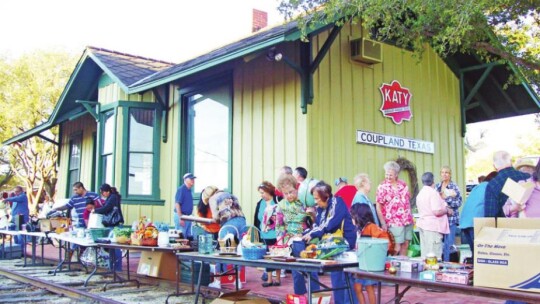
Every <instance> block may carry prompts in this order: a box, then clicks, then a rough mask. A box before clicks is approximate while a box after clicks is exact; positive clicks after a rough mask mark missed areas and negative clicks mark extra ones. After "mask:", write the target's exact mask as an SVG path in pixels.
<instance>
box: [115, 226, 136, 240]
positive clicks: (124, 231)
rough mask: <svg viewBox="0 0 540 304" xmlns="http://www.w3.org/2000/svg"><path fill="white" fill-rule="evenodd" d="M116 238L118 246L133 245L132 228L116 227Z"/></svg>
mask: <svg viewBox="0 0 540 304" xmlns="http://www.w3.org/2000/svg"><path fill="white" fill-rule="evenodd" d="M113 232H114V238H115V241H116V243H118V244H130V243H131V233H132V230H131V227H125V228H121V227H114V229H113Z"/></svg>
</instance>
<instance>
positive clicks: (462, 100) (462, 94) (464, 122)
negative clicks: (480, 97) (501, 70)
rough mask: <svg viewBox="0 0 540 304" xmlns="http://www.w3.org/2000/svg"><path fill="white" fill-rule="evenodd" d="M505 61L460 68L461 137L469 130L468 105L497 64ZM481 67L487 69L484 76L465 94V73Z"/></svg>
mask: <svg viewBox="0 0 540 304" xmlns="http://www.w3.org/2000/svg"><path fill="white" fill-rule="evenodd" d="M502 64H504V62H502V61H494V62H490V63H485V64H480V65H474V66H469V67H466V68H462V69H459V96H460V98H459V104H460V109H461V137H465V133H466V132H467V117H466V116H465V111H466V109H467V106H468V105H469V103H470V102H471V100H472V99H473V97H474V96H475V95H476V93H477V92H478V90H479V89H480V87H481V86H482V84H484V82H485V81H486V79H487V77H488V76H489V75H490V73H491V71H492V70H493V68H494V67H495V66H498V65H502ZM480 69H485V70H484V73H482V76H480V79H478V81H477V82H476V84H475V85H474V86H473V88H472V89H471V90H470V92H469V94H468V95H467V96H465V73H467V72H471V71H477V70H480Z"/></svg>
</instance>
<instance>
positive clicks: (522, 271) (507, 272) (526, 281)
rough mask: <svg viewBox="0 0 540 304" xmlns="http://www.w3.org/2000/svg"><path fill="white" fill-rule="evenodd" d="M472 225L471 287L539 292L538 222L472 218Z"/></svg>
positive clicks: (539, 235) (539, 246)
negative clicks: (472, 263)
mask: <svg viewBox="0 0 540 304" xmlns="http://www.w3.org/2000/svg"><path fill="white" fill-rule="evenodd" d="M474 225H475V234H476V238H475V240H474V258H475V260H474V285H475V286H484V287H495V288H504V289H513V290H520V291H528V292H540V284H539V283H538V277H539V274H540V264H539V263H537V260H538V256H540V219H533V218H524V219H517V218H498V219H495V218H475V221H474ZM477 231H478V232H477Z"/></svg>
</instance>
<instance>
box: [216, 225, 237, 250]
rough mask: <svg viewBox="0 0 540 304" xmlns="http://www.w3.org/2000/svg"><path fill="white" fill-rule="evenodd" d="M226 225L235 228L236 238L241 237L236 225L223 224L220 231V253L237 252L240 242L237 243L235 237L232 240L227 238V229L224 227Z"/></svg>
mask: <svg viewBox="0 0 540 304" xmlns="http://www.w3.org/2000/svg"><path fill="white" fill-rule="evenodd" d="M226 227H231V228H233V229H234V231H235V233H236V239H240V233H239V232H238V229H236V227H235V226H233V225H225V226H222V227H221V229H219V232H218V243H219V253H226V254H233V253H236V248H237V247H238V244H237V243H236V240H235V239H232V240H231V239H226V238H225V237H226V232H227V229H225V230H224V228H226Z"/></svg>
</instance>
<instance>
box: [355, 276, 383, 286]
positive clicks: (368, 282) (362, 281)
mask: <svg viewBox="0 0 540 304" xmlns="http://www.w3.org/2000/svg"><path fill="white" fill-rule="evenodd" d="M354 283H356V284H361V285H362V286H372V285H377V283H378V282H377V281H374V280H368V279H360V278H354Z"/></svg>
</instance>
